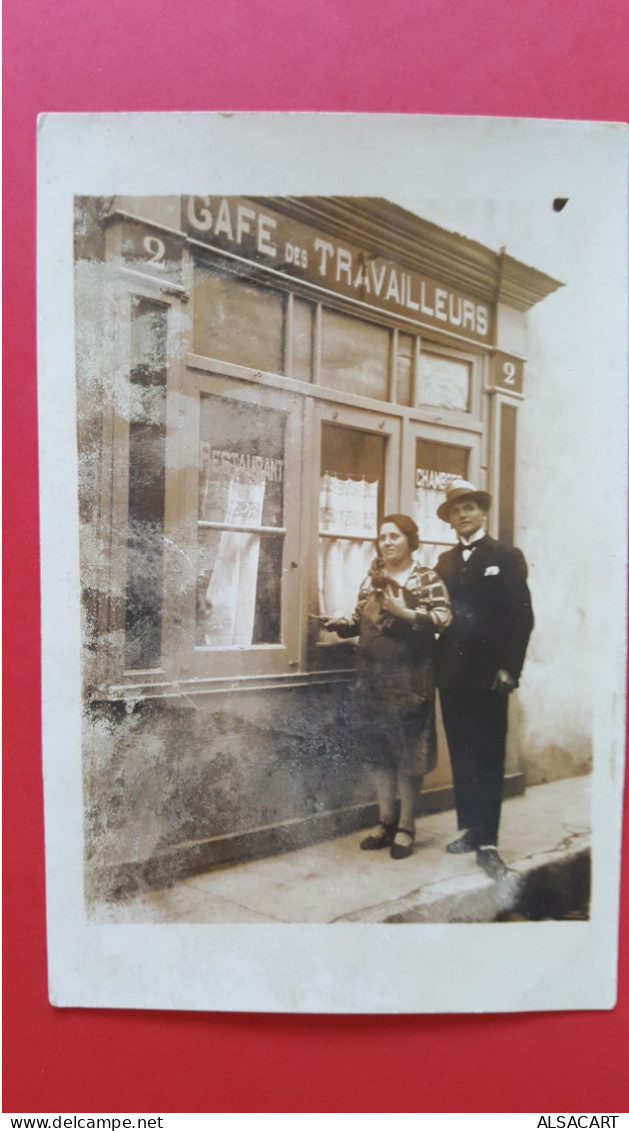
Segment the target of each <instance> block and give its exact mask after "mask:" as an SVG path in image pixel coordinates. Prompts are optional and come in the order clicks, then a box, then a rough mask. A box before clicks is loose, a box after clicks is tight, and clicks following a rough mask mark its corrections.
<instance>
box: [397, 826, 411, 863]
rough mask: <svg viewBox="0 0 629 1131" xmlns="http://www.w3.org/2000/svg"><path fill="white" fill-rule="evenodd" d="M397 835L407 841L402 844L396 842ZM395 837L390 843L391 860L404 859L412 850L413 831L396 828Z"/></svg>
mask: <svg viewBox="0 0 629 1131" xmlns="http://www.w3.org/2000/svg"><path fill="white" fill-rule="evenodd" d="M398 836H399V837H404V838H405V839H406V840H407V841H408V843H402V844H400V843H398V841H397V837H398ZM395 837H396V839H394V841H393V844H392V845H391V859H392V860H405V859H406V857H407V856H410V855H411V853H412V851H413V844H414V843H415V833H413V832H411V830H410V829H398V830H397V832H396V834H395Z"/></svg>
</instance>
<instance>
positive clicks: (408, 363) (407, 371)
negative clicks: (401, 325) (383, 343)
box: [395, 334, 415, 406]
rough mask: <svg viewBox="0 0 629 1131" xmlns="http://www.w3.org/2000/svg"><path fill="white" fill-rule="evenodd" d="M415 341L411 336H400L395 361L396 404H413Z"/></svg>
mask: <svg viewBox="0 0 629 1131" xmlns="http://www.w3.org/2000/svg"><path fill="white" fill-rule="evenodd" d="M414 347H415V339H414V338H412V337H411V335H410V334H398V338H397V356H396V361H395V403H396V404H404V405H409V406H410V405H412V403H413V356H414V352H415V349H414Z"/></svg>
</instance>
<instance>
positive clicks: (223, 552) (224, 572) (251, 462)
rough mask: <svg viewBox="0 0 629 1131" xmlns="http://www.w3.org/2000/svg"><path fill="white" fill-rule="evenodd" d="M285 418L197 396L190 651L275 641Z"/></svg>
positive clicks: (277, 637)
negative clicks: (196, 507) (193, 635)
mask: <svg viewBox="0 0 629 1131" xmlns="http://www.w3.org/2000/svg"><path fill="white" fill-rule="evenodd" d="M285 434H286V413H284V412H280V411H278V410H277V409H270V408H264V407H262V406H260V405H251V404H245V403H243V402H240V401H236V400H232V399H231V398H229V397H219V396H213V395H209V394H207V395H205V394H204V395H202V396H201V399H200V448H201V451H200V465H201V472H200V476H199V520H200V523H206V522H207V523H212V524H216V526H214V527H211V528H208V527H206V526H203V525H201V526H200V527H199V565H198V575H197V577H198V581H197V628H196V644H197V646H198V647H211V648H238V647H241V648H246V647H251V646H253V645H256V644H278V643H279V642H280V640H281V616H280V613H281V581H282V556H283V548H284V535H283V532H282V531H281V530H278V533H277V534H274V533H270V532H268V528H269V527H278V528H281V527H282V524H283V520H284V448H285Z"/></svg>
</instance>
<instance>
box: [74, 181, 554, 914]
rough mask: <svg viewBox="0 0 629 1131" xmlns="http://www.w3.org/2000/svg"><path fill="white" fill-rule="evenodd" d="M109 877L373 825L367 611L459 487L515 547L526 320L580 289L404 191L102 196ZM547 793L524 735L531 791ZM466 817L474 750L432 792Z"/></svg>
mask: <svg viewBox="0 0 629 1131" xmlns="http://www.w3.org/2000/svg"><path fill="white" fill-rule="evenodd" d="M76 215H77V222H76V266H77V274H76V315H77V378H78V420H79V459H80V468H79V474H80V508H81V519H82V540H81V555H82V561H81V571H82V578H83V582H84V612H85V617H84V624H85V632H84V640H85V648H84V682H85V702H86V714H85V718H86V723H85V731H84V733H85V741H84V748H85V796H86V813H87V826H86V828H87V848H88V852H87V855H88V890H90V891H93V892H95V893H100V894H102V893H103V892H110V893H113V892H116V891H125V890H130V889H132V888H133V887H134V886H136V885H137V884H142V883H159V882H163V881H165V880H168V879H170V878H172V877H173V876H174V875H178V874H182V873H185V872H186V871H191V870H195V869H200V868H204V867H210V866H213V865H214V864H217V863H222V862H226V861H230V860H236V859H242V858H243V857H246V856H252V855H259V854H263V853H271V852H275V851H279V850H281V849H283V848H286V847H290V846H292V845H298V844H304V843H309V842H310V841H312V840H314V839H318V838H324V837H328V836H332V835H335V834H337V833H340V832H343V831H350V830H351V829H354V828H358V827H360V826H361V825H364V824H368V823H369V822H370V820H372V819H373V815H374V805H373V799H372V794H371V788H370V784H369V781H368V780H367V779H366V777H365V775H364V772H363V769H362V766H361V762H360V752H359V751H356V749H355V748H354V746H353V744H352V735H351V726H350V725H349V718H350V715H351V711H350V709H349V706H348V704H349V703H350V701H351V686H352V680H353V672H354V663H353V645H352V643H351V642H342V641H340V640H339V639H338V638H337V637H336V636H335V635H334V634H330V633H327V632H325V631H323V630H322V628H321V625H320V621H319V620H318V619H317V618H319V617H321V616H323V615H330V614H333V613H337V612H341V613H345V614H347V613H349V612H351V611H352V609H353V605H354V602H355V597H356V593H357V589H358V585H359V583H360V581H361V579H362V577H363V576H364V574H365V572H366V569H367V567H368V565H369V562H370V560H371V557H372V556H373V542H374V538H375V536H376V532H377V527H378V521H379V518H381V517H382V515H383V514H386V513H391V512H403V513H407V514H410V515H413V516H414V517H415V519H416V521H417V523H418V525H419V528H420V537H421V539H422V546H421V550H420V551H419V553H420V554H421V559H422V561H423V562H424V563H425V564H428V565H432V564H434V562H435V561H436V559H437V557H438V555H439V553H440V552H441V551H442V550H443V549H445V548H447V546H448V545H450V544H452V542H453V541H454V538H453V534H452V531H451V530H450V528H449V527H447V526H446V525H445V524H444V523H442V522H441V521H440V520H439V519H438V518H437V517H436V510H437V507H438V505H439V503H440V502H441V501H442V500H443V498H444V497H445V489H446V486H447V483H448V481H449V480H450V479H451V478H454V477H461V476H462V477H464V478H467V479H470V480H472V481H473V482H475V483H476V484H478V485H479V486H481V487H484V488H486V489H488V490H489V491H490V492H491V493H492V495H493V497H494V506H493V508H492V511H491V514H490V533H492V534H494V535H495V536H496V537H498V538H500V539H501V540H502V541H504V542H507V543H513V541H514V530H515V525H516V505H517V500H516V492H515V486H516V461H517V415H518V409H519V407H520V405H521V403H522V401H523V398H524V395H525V381H524V362H525V352H526V312H527V310H528V309H529V308H530V307H531V306H532V305H534V304H535V303H537V302H539V301H541V300H543V299H544V298H545V297H546V296H547V295H549V294H551V293H552V292H553V291H554V290H556V289H557V287H558V286H559V285H560V284H559V283H558V282H556V281H555V280H553V279H551V278H550V277H548V276H546V275H544V274H542V273H541V272H539V271H537V270H535V269H533V268H530V267H527V266H525V265H524V264H522V263H520V262H518V261H516V260H514V259H512V258H511V257H510V256H508V255H507V254H506V253H500V254H498V253H495V252H493V251H491V250H490V249H488V248H485V247H483V246H481V245H479V244H476V243H473V242H471V241H469V240H466V239H464V238H463V237H461V236H457V235H453V234H452V233H449V232H447V231H444V230H443V229H441V228H438V227H436V226H435V225H433V224H430V223H427V222H426V221H424V220H422V219H420V218H419V217H417V216H415V215H413V214H411V213H409V212H406V211H405V210H403V209H401V208H399V207H397V206H395V205H392V204H390V203H388V202H386V201H384V200H377V199H367V198H364V199H362V198H361V199H358V198H356V199H354V198H334V197H327V198H299V199H298V198H264V199H262V198H260V199H258V198H236V197H224V198H221V197H181V198H179V197H178V198H151V197H149V198H123V197H118V198H110V199H108V200H104V199H101V198H99V199H96V198H82V199H80V200H78V201H77V212H76ZM524 786H525V778H524V774H523V773H522V770H521V764H520V759H519V752H518V749H517V728H512V734H511V749H510V752H509V759H508V767H507V782H506V788H507V789H508V790H510V791H512V792H513V791H519V790H522V789H523V788H524ZM451 804H452V790H451V777H450V770H449V763H448V757H447V750H446V747H445V743H444V742H443V741H442V742H441V743H440V756H439V761H438V765H437V768H436V770H435V771H434V773H433V774H431V775H430V777H429V779H428V780H427V782H426V789H425V792H424V796H423V805H424V806H425V807H426V808H443V807H447V806H449V805H451Z"/></svg>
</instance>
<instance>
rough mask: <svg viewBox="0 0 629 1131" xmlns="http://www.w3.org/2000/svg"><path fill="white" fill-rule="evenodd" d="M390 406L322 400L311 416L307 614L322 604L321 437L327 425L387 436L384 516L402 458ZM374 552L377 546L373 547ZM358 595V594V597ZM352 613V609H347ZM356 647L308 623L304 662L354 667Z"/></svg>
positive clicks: (391, 504)
mask: <svg viewBox="0 0 629 1131" xmlns="http://www.w3.org/2000/svg"><path fill="white" fill-rule="evenodd" d="M390 407H391V406H389V405H387V404H386V403H384V404H383V410H382V411H378V410H377V409H375V408H374V409H367V408H353V407H350V406H347V405H342V404H338V403H337V402H334V401H327V400H320V401H317V403H316V404H315V405H314V410H313V414H312V445H311V447H310V450H309V456H310V460H311V466H312V467H313V468H316V475H313V476H312V483H311V489H310V514H311V517H310V522H309V527H308V542H307V545H308V546H309V547H310V552H309V563H308V564H309V570H308V612H309V614H313V615H315V616H316V615H317V613H318V611H319V610H318V602H319V579H318V566H319V489H320V477H321V435H322V429H323V425H324V424H333V425H334V424H335V425H337V426H341V427H346V428H353V429H355V430H356V431H359V432H369V433H371V434H372V435H376V436H384V437H385V438H386V440H387V443H386V444H385V450H384V495H383V500H384V501H383V509H384V514H388V513H390V512H391V511H392V510H393V509H394V508H395V500H396V499H397V497H398V485H399V475H400V459H401V450H402V449H401V437H402V420H401V418H400V416H399V415H398V414H397V413H396V414H392V413H391V412H387V409H388V408H390ZM374 553H375V547H374ZM357 595H358V594H357ZM347 612H348V613H352V612H353V609H348V610H347ZM353 650H354V645H353V644H352V643H351V641H342V642H337V641H330V642H328V641H325V642H322V641H320V640H319V627H318V623H317V621H316V620H312V619H309V620H308V647H307V656H306V657H305V662H306V663H307V670H308V671H323V670H326V669H328V668H329V669H336V668H338V667H344V668H351V667H352V666H353V664H352V653H353Z"/></svg>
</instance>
